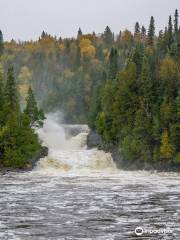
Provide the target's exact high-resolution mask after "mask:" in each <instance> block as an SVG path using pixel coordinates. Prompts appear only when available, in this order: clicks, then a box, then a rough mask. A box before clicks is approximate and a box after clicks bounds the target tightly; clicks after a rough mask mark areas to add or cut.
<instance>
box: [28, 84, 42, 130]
mask: <svg viewBox="0 0 180 240" xmlns="http://www.w3.org/2000/svg"><path fill="white" fill-rule="evenodd" d="M26 102H27V105H26V108H25V110H24V113H25V114H27V116H28V117H29V119H30V125H31V126H33V127H41V126H42V125H43V120H44V119H45V117H44V113H43V111H42V110H39V109H38V106H37V102H36V100H35V97H34V93H33V91H32V88H31V87H29V91H28V96H27V98H26Z"/></svg>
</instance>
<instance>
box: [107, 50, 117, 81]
mask: <svg viewBox="0 0 180 240" xmlns="http://www.w3.org/2000/svg"><path fill="white" fill-rule="evenodd" d="M117 71H118V52H117V49H116V48H114V47H112V48H111V52H110V55H109V79H115V78H116V75H117Z"/></svg>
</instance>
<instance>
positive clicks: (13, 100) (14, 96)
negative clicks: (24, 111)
mask: <svg viewBox="0 0 180 240" xmlns="http://www.w3.org/2000/svg"><path fill="white" fill-rule="evenodd" d="M5 106H6V111H7V112H8V114H10V115H11V114H15V115H17V114H18V113H19V111H20V106H19V100H18V92H17V87H16V82H15V78H14V69H13V67H10V68H9V69H8V73H7V82H6V86H5Z"/></svg>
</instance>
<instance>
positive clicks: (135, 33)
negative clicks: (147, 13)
mask: <svg viewBox="0 0 180 240" xmlns="http://www.w3.org/2000/svg"><path fill="white" fill-rule="evenodd" d="M139 36H140V25H139V23H138V22H136V24H135V28H134V37H135V38H136V39H138V38H139Z"/></svg>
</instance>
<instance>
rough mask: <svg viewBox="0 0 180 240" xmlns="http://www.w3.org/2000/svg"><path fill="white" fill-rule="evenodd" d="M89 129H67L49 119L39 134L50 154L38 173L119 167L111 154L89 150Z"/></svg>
mask: <svg viewBox="0 0 180 240" xmlns="http://www.w3.org/2000/svg"><path fill="white" fill-rule="evenodd" d="M88 133H89V128H88V126H87V125H64V124H60V123H59V122H58V119H57V118H55V117H54V115H48V116H47V119H46V121H45V123H44V127H43V128H42V129H40V130H39V131H38V134H39V137H40V139H41V141H42V142H43V144H44V145H46V146H47V147H48V148H49V154H48V156H47V157H46V158H44V159H41V160H40V161H39V162H38V164H37V166H36V168H35V170H34V171H35V172H37V171H38V172H39V173H42V174H61V173H63V172H71V173H77V174H78V173H82V172H88V173H89V174H90V173H92V172H97V171H98V172H99V171H113V170H115V169H116V166H115V164H114V162H113V159H112V157H111V154H110V153H105V152H104V151H100V150H98V149H95V148H94V149H87V145H86V142H87V135H88Z"/></svg>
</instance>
